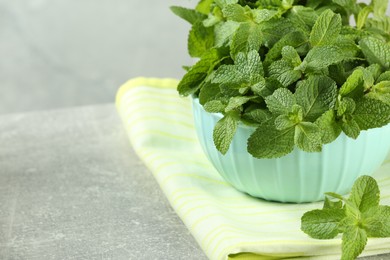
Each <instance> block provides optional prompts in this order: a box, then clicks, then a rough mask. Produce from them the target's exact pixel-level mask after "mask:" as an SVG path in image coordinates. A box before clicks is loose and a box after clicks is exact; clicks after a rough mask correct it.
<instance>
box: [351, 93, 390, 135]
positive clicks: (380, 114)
mask: <svg viewBox="0 0 390 260" xmlns="http://www.w3.org/2000/svg"><path fill="white" fill-rule="evenodd" d="M353 118H354V120H355V121H356V123H357V124H358V125H359V128H360V129H361V130H367V129H370V128H376V127H382V126H384V125H387V124H388V123H389V122H390V105H388V104H385V103H383V102H382V101H379V100H375V99H371V98H361V99H359V100H357V101H356V109H355V112H354V113H353Z"/></svg>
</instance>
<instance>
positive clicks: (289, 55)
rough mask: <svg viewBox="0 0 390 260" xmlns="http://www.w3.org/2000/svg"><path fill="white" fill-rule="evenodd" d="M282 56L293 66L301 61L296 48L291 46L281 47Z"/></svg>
mask: <svg viewBox="0 0 390 260" xmlns="http://www.w3.org/2000/svg"><path fill="white" fill-rule="evenodd" d="M282 57H283V59H284V60H286V61H288V62H289V63H290V64H292V65H293V66H294V67H296V66H299V65H300V64H301V63H302V61H301V57H299V54H298V52H297V50H296V49H295V48H294V47H292V46H284V47H283V49H282Z"/></svg>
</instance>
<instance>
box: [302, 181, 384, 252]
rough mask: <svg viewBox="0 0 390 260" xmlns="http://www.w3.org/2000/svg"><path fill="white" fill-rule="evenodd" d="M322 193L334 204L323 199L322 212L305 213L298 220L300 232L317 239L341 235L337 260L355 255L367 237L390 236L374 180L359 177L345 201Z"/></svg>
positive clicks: (340, 197) (363, 245) (334, 195)
mask: <svg viewBox="0 0 390 260" xmlns="http://www.w3.org/2000/svg"><path fill="white" fill-rule="evenodd" d="M326 194H327V195H329V196H331V197H334V198H337V199H338V201H336V202H333V201H330V200H329V199H328V198H325V202H324V207H323V209H321V210H320V209H317V210H312V211H309V212H306V213H305V214H304V215H303V216H302V218H301V229H302V231H304V232H305V233H306V234H308V235H309V236H311V237H313V238H317V239H329V238H334V237H335V236H336V235H337V234H338V233H342V234H343V235H342V244H341V247H342V255H341V259H346V260H347V259H348V260H349V259H355V258H356V257H357V256H359V255H360V253H361V252H363V250H364V248H365V246H366V244H367V238H368V237H390V206H380V205H379V189H378V184H377V183H376V181H375V179H374V178H372V177H370V176H361V177H359V178H358V179H357V180H356V181H355V183H354V185H353V188H352V191H351V195H350V197H349V198H348V199H347V200H346V199H344V198H343V197H342V196H341V195H339V194H336V193H332V192H329V193H326ZM343 202H344V203H345V204H344V205H343Z"/></svg>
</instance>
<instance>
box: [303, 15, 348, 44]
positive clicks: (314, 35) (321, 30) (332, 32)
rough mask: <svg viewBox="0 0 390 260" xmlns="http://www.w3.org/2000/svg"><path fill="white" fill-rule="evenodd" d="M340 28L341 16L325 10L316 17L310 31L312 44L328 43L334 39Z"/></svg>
mask: <svg viewBox="0 0 390 260" xmlns="http://www.w3.org/2000/svg"><path fill="white" fill-rule="evenodd" d="M340 30H341V16H340V15H339V14H335V13H333V12H332V11H331V10H326V11H325V12H323V13H322V14H321V15H320V16H319V17H318V19H317V21H316V23H315V24H314V26H313V29H312V31H311V33H310V43H311V45H312V46H322V45H329V44H332V43H333V42H335V41H336V39H337V36H338V35H339V33H340Z"/></svg>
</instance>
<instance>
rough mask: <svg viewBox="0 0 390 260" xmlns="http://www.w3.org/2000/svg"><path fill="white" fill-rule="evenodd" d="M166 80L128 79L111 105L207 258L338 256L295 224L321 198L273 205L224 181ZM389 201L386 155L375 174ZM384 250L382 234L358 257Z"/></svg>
mask: <svg viewBox="0 0 390 260" xmlns="http://www.w3.org/2000/svg"><path fill="white" fill-rule="evenodd" d="M177 83H178V82H177V81H176V80H173V79H147V78H136V79H133V80H130V81H129V82H127V83H126V84H125V85H124V86H122V87H121V88H120V90H119V92H118V94H117V108H118V111H119V113H120V115H121V117H122V120H123V122H124V125H125V127H126V129H127V132H128V135H129V138H130V141H131V144H132V145H133V148H134V150H135V151H136V153H137V154H138V155H139V157H140V158H141V159H142V161H143V162H144V163H145V164H146V166H147V167H148V168H149V169H150V171H151V172H152V173H153V175H154V177H155V179H156V180H157V182H158V183H159V185H160V187H161V189H162V190H163V192H164V193H165V195H166V197H167V198H168V200H169V202H170V204H171V205H172V207H173V209H174V210H175V211H176V213H177V214H178V215H179V217H180V218H181V219H182V220H183V222H184V224H185V225H186V226H187V228H188V229H189V230H190V232H191V233H192V235H193V236H194V237H195V239H196V240H197V242H198V243H199V245H200V246H201V248H202V249H203V250H204V252H205V253H206V255H207V256H208V257H209V258H210V259H228V258H231V259H277V258H287V259H288V258H294V257H307V258H313V259H339V257H340V253H341V246H340V244H341V239H340V238H338V239H332V240H315V239H311V238H309V237H308V236H307V235H306V234H304V233H303V232H302V231H301V230H300V218H301V216H302V215H303V213H304V212H306V211H308V210H312V209H316V208H321V207H322V203H308V204H299V205H297V204H281V203H273V202H267V201H264V200H260V199H255V198H252V197H250V196H248V195H246V194H243V193H241V192H238V191H237V190H235V189H234V188H233V187H231V186H230V185H229V184H227V183H226V182H225V181H224V180H223V179H222V178H221V177H220V176H219V175H218V173H217V172H216V171H215V170H214V168H213V167H212V165H211V164H210V163H209V162H208V161H207V159H206V157H205V156H204V155H203V152H202V150H201V148H200V146H199V144H198V141H197V137H196V133H195V130H194V126H193V121H192V120H193V119H192V112H191V105H190V102H189V100H188V99H187V98H180V97H179V96H178V94H177V92H176V89H175V88H176V86H177ZM375 177H376V179H377V180H378V182H379V185H380V189H381V192H382V193H381V203H382V204H386V205H390V161H389V160H387V163H385V164H384V165H383V166H382V168H381V169H380V170H379V171H378V172H377V173H376V174H375ZM389 252H390V239H388V238H386V239H383V238H382V239H369V242H368V244H367V246H366V249H365V253H364V254H363V255H373V254H380V253H389Z"/></svg>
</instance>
